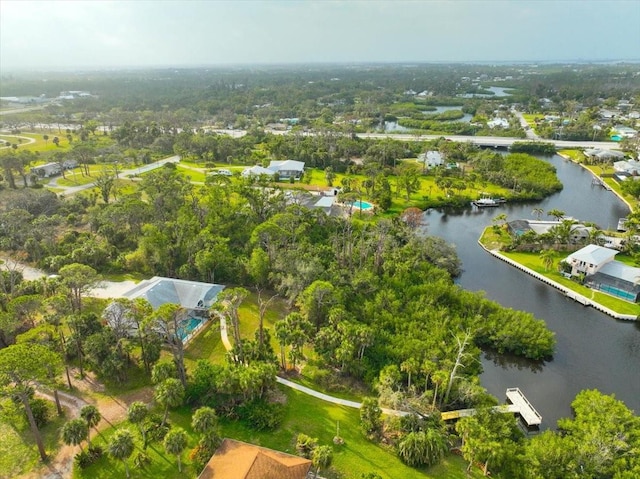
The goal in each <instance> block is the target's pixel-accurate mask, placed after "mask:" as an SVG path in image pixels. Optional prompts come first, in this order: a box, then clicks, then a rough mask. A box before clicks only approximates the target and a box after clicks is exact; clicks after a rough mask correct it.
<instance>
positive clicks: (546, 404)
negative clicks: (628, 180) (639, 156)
mask: <svg viewBox="0 0 640 479" xmlns="http://www.w3.org/2000/svg"><path fill="white" fill-rule="evenodd" d="M547 160H548V161H550V162H551V163H552V164H553V165H554V166H555V167H556V169H557V173H558V178H559V179H560V181H562V183H563V185H564V189H563V190H562V191H561V192H559V193H556V194H554V195H553V196H551V197H549V198H546V199H545V200H543V201H541V202H537V203H531V204H517V205H515V204H514V205H509V204H507V205H504V206H501V207H498V208H485V209H478V208H469V209H466V210H464V211H462V212H456V213H451V212H449V213H447V212H439V211H435V210H429V211H427V212H426V213H425V219H426V221H427V231H428V233H429V234H431V235H434V236H441V237H443V238H445V239H446V240H447V241H449V242H451V243H454V244H455V245H456V247H457V250H458V255H459V256H460V259H461V260H462V265H463V269H464V271H463V273H462V275H461V276H460V278H459V279H458V281H457V282H458V283H459V284H460V286H462V287H463V288H465V289H468V290H472V291H484V292H485V293H486V297H488V298H490V299H493V300H495V301H497V302H499V303H500V304H502V305H504V306H507V307H510V308H514V309H519V310H524V311H529V312H531V313H533V314H534V315H535V316H536V317H537V318H540V319H543V320H545V321H546V323H547V325H548V327H549V328H550V329H551V330H552V331H554V332H555V334H556V339H557V347H556V353H555V354H554V357H553V359H552V360H550V361H548V362H545V363H534V362H531V361H525V360H522V359H518V358H505V357H499V358H496V357H495V356H494V355H492V354H490V353H484V355H483V358H482V365H483V368H484V372H483V374H482V375H481V377H480V379H481V383H482V385H483V386H484V387H485V388H486V389H487V390H488V391H489V392H490V393H491V394H493V395H495V396H496V397H497V398H499V399H500V400H503V399H504V398H505V391H506V389H507V388H509V387H519V388H520V389H521V390H522V391H523V393H524V394H525V395H526V396H527V398H528V399H529V401H530V402H531V403H532V404H533V406H534V407H535V408H536V409H537V410H538V411H539V412H540V414H541V415H542V417H543V428H553V427H555V425H556V421H557V420H558V419H559V418H561V417H568V416H570V415H571V408H570V404H571V401H572V400H573V398H574V397H575V395H576V394H577V393H578V392H580V391H581V390H583V389H594V388H595V389H598V390H600V391H602V392H603V393H605V394H615V396H616V398H618V399H620V400H622V401H624V402H625V404H626V405H627V406H628V407H629V408H631V409H633V410H634V411H635V412H636V414H638V413H640V321H638V322H631V321H616V320H614V319H612V318H610V317H609V316H606V315H604V314H602V313H599V312H597V311H595V310H594V309H592V308H588V307H584V306H582V305H580V304H578V303H576V302H574V301H572V300H570V299H567V298H566V297H565V296H564V295H563V294H561V293H560V292H558V291H557V290H555V289H553V288H551V287H550V286H546V285H544V284H543V283H541V282H539V281H537V280H535V279H534V278H532V277H531V276H529V275H527V274H525V273H522V272H520V271H519V270H516V269H515V268H513V267H511V266H509V265H507V264H506V263H504V262H502V261H500V260H498V259H496V258H494V257H493V256H491V255H489V254H488V253H486V252H485V251H484V250H483V249H482V248H481V247H480V246H479V245H478V243H477V240H478V238H479V237H480V234H481V233H482V231H483V230H484V228H485V227H486V226H488V225H491V224H492V221H491V220H492V218H494V217H495V216H497V215H499V214H501V213H505V214H506V215H507V217H508V220H509V221H510V220H514V219H519V218H533V215H532V210H533V208H542V209H544V211H545V212H546V211H549V210H550V209H554V208H555V209H559V210H562V211H564V212H565V213H566V214H567V215H568V216H572V217H574V218H576V219H579V220H582V221H591V222H594V223H596V224H598V225H599V226H601V227H602V228H608V229H615V227H616V225H617V222H618V218H621V217H624V216H626V215H627V213H628V211H629V210H628V208H627V206H626V205H625V204H624V203H623V202H622V201H620V200H619V199H618V198H617V197H616V196H615V195H614V194H613V193H612V192H609V191H606V190H604V189H603V188H601V187H598V186H591V179H592V176H591V174H590V173H589V172H588V171H586V170H584V169H583V168H581V167H579V166H577V165H575V164H573V163H571V162H569V161H567V160H564V159H562V158H561V157H559V156H554V157H552V158H547ZM549 219H550V218H549Z"/></svg>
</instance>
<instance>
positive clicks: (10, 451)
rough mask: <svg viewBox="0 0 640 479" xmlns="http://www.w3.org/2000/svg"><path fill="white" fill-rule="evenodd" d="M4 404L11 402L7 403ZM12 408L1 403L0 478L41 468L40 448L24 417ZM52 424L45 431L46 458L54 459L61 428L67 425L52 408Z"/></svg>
mask: <svg viewBox="0 0 640 479" xmlns="http://www.w3.org/2000/svg"><path fill="white" fill-rule="evenodd" d="M5 401H10V400H9V399H5V400H4V401H3V403H4V402H5ZM13 411H14V408H13V406H12V405H10V404H6V403H5V404H2V403H0V477H3V478H9V477H16V476H18V475H21V474H25V473H28V472H31V471H33V470H35V469H36V468H37V467H38V466H39V464H40V455H39V454H38V448H37V447H36V443H35V441H34V439H33V436H32V434H31V430H30V429H29V425H28V423H27V421H26V419H25V418H24V417H23V415H22V414H21V413H15V414H14V413H13ZM49 412H50V418H51V421H50V422H49V424H47V425H46V426H45V427H44V428H42V430H41V432H42V438H43V440H44V444H45V449H46V451H47V454H49V455H54V454H55V453H56V451H57V450H58V448H59V447H60V444H59V437H60V428H61V427H62V425H63V424H64V422H65V418H64V417H62V418H61V417H58V416H57V414H56V412H55V407H54V406H53V404H51V405H50V408H49Z"/></svg>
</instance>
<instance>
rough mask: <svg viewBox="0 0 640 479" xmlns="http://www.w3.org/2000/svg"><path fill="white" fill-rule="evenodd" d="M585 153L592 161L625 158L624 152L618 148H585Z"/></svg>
mask: <svg viewBox="0 0 640 479" xmlns="http://www.w3.org/2000/svg"><path fill="white" fill-rule="evenodd" d="M584 154H585V155H586V156H588V157H589V158H590V159H591V160H592V161H600V162H604V161H610V160H624V153H622V152H621V151H616V150H603V149H600V148H590V149H587V150H584Z"/></svg>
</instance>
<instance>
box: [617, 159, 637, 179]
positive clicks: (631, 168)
mask: <svg viewBox="0 0 640 479" xmlns="http://www.w3.org/2000/svg"><path fill="white" fill-rule="evenodd" d="M613 169H614V170H616V171H617V172H622V173H628V174H629V175H632V176H637V175H640V161H636V160H622V161H616V162H615V163H614V164H613Z"/></svg>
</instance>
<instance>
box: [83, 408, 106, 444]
mask: <svg viewBox="0 0 640 479" xmlns="http://www.w3.org/2000/svg"><path fill="white" fill-rule="evenodd" d="M80 417H81V418H82V419H83V420H84V421H85V422H86V423H87V444H88V445H89V446H91V432H90V429H91V428H94V429H95V430H96V432H98V423H99V422H100V420H101V419H102V414H100V411H98V408H97V407H95V406H93V405H91V404H87V405H86V406H84V407H83V408H82V409H80ZM98 433H99V432H98Z"/></svg>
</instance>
